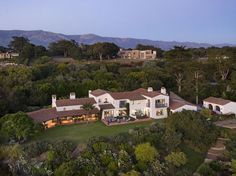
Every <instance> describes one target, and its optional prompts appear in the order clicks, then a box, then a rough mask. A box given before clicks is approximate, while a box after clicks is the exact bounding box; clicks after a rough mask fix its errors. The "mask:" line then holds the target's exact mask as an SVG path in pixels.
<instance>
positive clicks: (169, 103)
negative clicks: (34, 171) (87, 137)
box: [28, 87, 197, 127]
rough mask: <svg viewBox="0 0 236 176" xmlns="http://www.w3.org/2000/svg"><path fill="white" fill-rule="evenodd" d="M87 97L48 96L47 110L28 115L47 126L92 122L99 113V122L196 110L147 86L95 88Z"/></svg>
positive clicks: (172, 95)
mask: <svg viewBox="0 0 236 176" xmlns="http://www.w3.org/2000/svg"><path fill="white" fill-rule="evenodd" d="M88 96H89V97H88V98H76V95H75V93H71V94H70V98H69V99H61V100H58V99H57V97H56V95H52V107H51V108H48V109H42V110H39V111H35V112H30V113H28V114H29V116H30V117H32V118H33V119H34V120H36V121H40V122H43V123H44V124H45V125H46V126H47V127H51V126H54V125H57V124H63V123H72V122H76V121H80V120H84V119H86V120H88V119H89V120H95V119H97V117H98V114H99V113H100V117H101V119H102V120H104V121H108V120H109V119H111V118H114V117H132V118H133V119H137V118H153V119H161V118H166V117H167V116H168V110H169V111H170V112H172V113H175V112H180V111H182V110H192V111H196V110H197V106H195V105H193V104H191V103H189V102H187V101H185V100H183V99H182V98H180V97H179V96H177V95H176V94H174V93H173V92H170V95H169V94H168V93H167V91H166V89H165V88H164V87H162V88H161V90H160V91H154V90H153V88H151V87H149V88H148V89H144V88H139V89H136V90H133V91H126V92H110V91H105V90H101V89H97V90H93V91H89V93H88ZM85 104H91V105H93V106H94V108H93V109H92V110H90V111H89V112H88V111H86V110H85V108H84V107H83V106H84V105H85ZM88 114H89V115H88Z"/></svg>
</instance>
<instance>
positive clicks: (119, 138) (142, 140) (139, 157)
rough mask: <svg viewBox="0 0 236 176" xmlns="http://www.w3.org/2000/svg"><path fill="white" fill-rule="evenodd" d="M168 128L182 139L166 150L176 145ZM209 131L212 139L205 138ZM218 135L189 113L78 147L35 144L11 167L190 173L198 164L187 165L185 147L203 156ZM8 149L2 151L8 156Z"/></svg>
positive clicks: (19, 152)
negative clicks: (169, 134) (169, 136)
mask: <svg viewBox="0 0 236 176" xmlns="http://www.w3.org/2000/svg"><path fill="white" fill-rule="evenodd" d="M188 125H189V126H191V127H192V128H193V130H194V129H198V130H199V131H200V132H199V133H196V134H194V133H190V134H188V135H187V134H186V133H187V132H188V130H187V131H185V127H184V126H188ZM107 128H109V127H107ZM169 129H174V131H175V133H176V134H175V136H173V137H174V138H175V137H178V138H179V143H178V144H176V145H175V147H173V146H168V145H172V144H171V143H168V142H167V141H165V140H164V139H165V136H167V133H169ZM206 133H208V134H209V135H208V136H206V135H203V134H206ZM199 136H200V137H201V140H200V141H199ZM216 137H217V130H216V129H215V127H214V126H212V124H211V123H210V122H207V120H206V119H205V118H204V117H202V116H201V115H200V114H199V113H195V112H190V111H185V112H183V113H178V114H177V115H173V116H171V117H170V118H169V119H167V120H166V121H164V122H157V123H153V124H151V125H150V126H149V127H146V128H135V129H133V130H130V131H129V132H128V133H127V132H126V133H120V134H118V135H114V136H111V137H94V138H91V139H90V140H89V141H88V142H87V143H86V145H84V144H82V143H80V144H79V145H78V146H76V145H74V144H73V143H71V142H66V141H52V142H46V141H35V142H31V143H29V144H26V145H24V146H23V148H22V147H21V148H15V149H14V150H15V152H14V153H16V154H15V155H14V160H13V159H12V160H10V161H8V163H9V164H10V165H11V168H10V171H11V172H14V173H20V174H19V175H24V174H26V175H50V173H54V174H55V175H101V176H102V175H107V176H109V175H148V176H149V175H150V176H156V175H162V176H165V175H191V173H193V172H194V171H195V169H196V167H197V166H198V165H199V164H200V163H195V164H196V166H195V167H193V168H192V167H189V165H188V163H189V162H190V161H191V160H192V159H191V158H192V157H193V156H192V155H191V153H190V152H189V151H187V150H186V149H183V147H182V146H185V147H187V148H188V150H191V151H192V152H193V151H198V152H199V151H200V152H201V153H202V154H204V153H205V152H206V149H207V148H208V147H209V146H210V145H211V143H212V142H213V141H215V139H216ZM197 141H198V142H199V143H200V144H197ZM203 145H204V146H203ZM170 149H171V150H170ZM9 150H11V151H13V149H12V148H10V149H9ZM9 150H6V149H4V150H3V149H2V150H0V151H1V152H2V153H4V154H5V155H9V156H8V157H10V155H11V154H10V152H7V151H9ZM4 154H3V156H5V155H4ZM5 157H6V156H5ZM5 157H3V159H4V158H5ZM12 157H13V156H12ZM202 159H203V158H202Z"/></svg>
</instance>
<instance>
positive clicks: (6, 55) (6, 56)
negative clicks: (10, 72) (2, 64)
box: [0, 52, 19, 59]
mask: <svg viewBox="0 0 236 176" xmlns="http://www.w3.org/2000/svg"><path fill="white" fill-rule="evenodd" d="M18 56H19V53H15V52H0V59H12V58H14V57H18Z"/></svg>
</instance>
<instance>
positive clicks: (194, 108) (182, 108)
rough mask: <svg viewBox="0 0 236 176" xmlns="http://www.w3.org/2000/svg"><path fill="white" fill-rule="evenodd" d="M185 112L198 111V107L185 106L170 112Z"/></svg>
mask: <svg viewBox="0 0 236 176" xmlns="http://www.w3.org/2000/svg"><path fill="white" fill-rule="evenodd" d="M183 110H188V111H197V106H194V105H184V106H182V107H180V108H178V109H175V110H172V109H171V110H170V111H171V112H172V113H176V112H181V111H183Z"/></svg>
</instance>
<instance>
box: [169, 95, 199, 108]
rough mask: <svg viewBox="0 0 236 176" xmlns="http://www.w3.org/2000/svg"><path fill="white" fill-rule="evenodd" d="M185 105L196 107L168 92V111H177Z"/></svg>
mask: <svg viewBox="0 0 236 176" xmlns="http://www.w3.org/2000/svg"><path fill="white" fill-rule="evenodd" d="M185 105H189V106H196V105H194V104H192V103H190V102H188V101H186V100H184V99H183V98H181V97H180V96H178V95H177V94H175V93H174V92H170V109H172V110H176V109H178V108H180V107H182V106H185Z"/></svg>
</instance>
